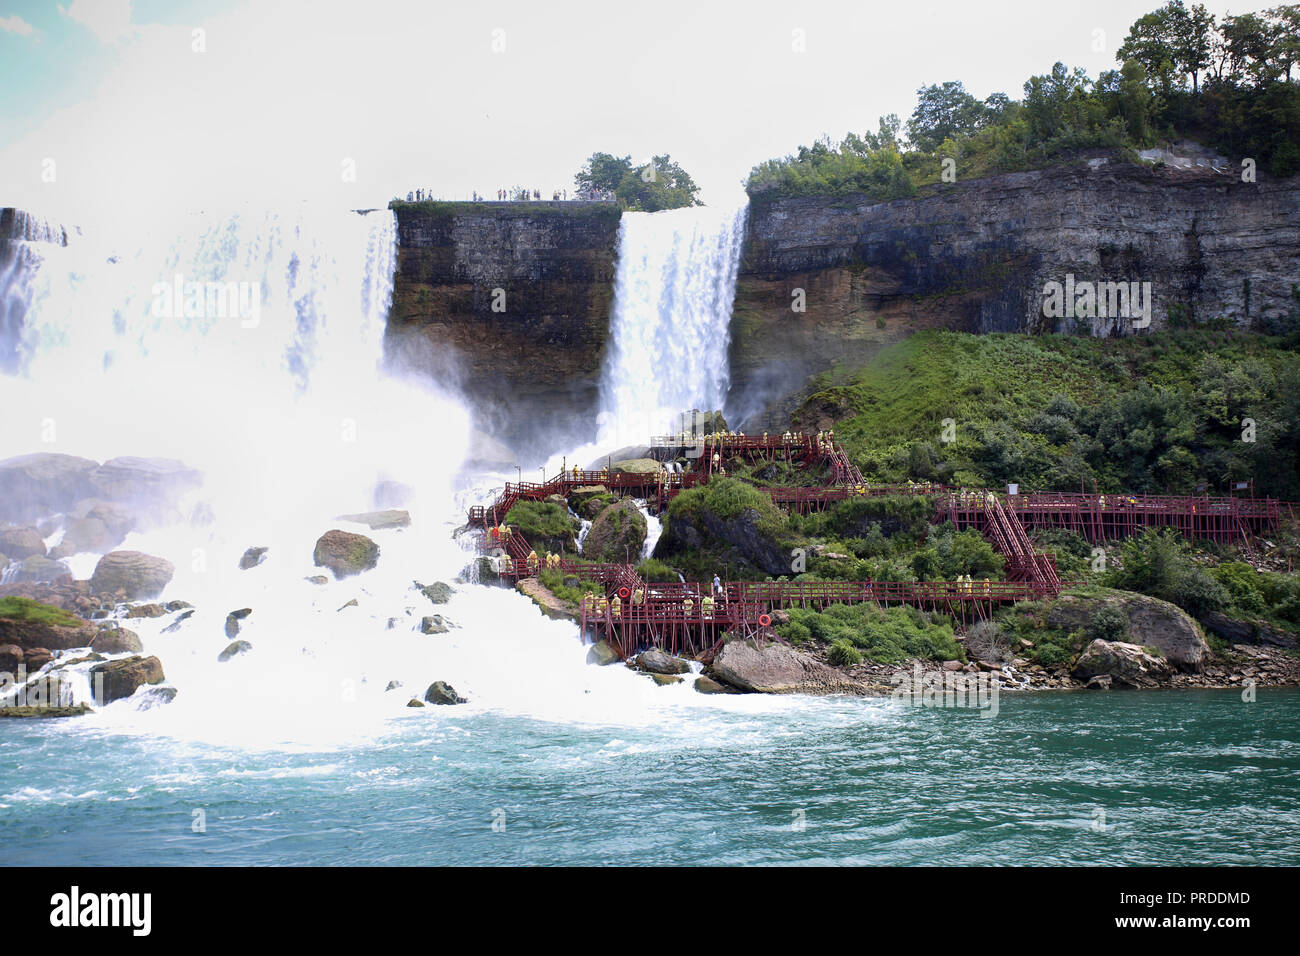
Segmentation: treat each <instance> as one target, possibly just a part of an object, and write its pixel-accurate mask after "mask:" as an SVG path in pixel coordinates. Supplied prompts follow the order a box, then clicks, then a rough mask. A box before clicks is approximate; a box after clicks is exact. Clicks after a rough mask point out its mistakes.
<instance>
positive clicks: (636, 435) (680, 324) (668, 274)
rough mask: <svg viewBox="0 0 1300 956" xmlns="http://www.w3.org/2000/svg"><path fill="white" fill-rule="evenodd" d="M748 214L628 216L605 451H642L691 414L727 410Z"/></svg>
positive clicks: (603, 390) (604, 409) (605, 380)
mask: <svg viewBox="0 0 1300 956" xmlns="http://www.w3.org/2000/svg"><path fill="white" fill-rule="evenodd" d="M745 221H746V207H745V206H743V205H742V206H740V207H739V208H721V209H715V208H710V207H707V206H696V207H690V208H686V209H674V210H670V211H665V212H656V213H639V212H632V213H625V214H624V215H623V220H622V223H621V225H620V226H619V240H618V242H619V245H618V271H617V274H616V276H615V280H614V315H613V319H612V321H611V328H610V348H609V354H608V359H607V361H606V365H605V369H604V372H603V375H602V378H601V385H600V407H601V412H600V420H599V421H600V441H601V443H602V444H607V445H608V444H628V443H633V444H636V443H644V442H645V441H646V439H647V438H648V437H649V436H650V435H652V434H662V433H663V432H664V431H666V430H667V429H668V428H670V427H671V426H672V425H673V424H674V423H675V421H676V418H677V415H678V414H679V413H680V412H682V411H689V410H690V409H692V408H699V409H701V410H711V409H720V408H722V404H723V400H724V398H725V397H726V394H727V386H728V361H727V349H728V346H729V345H730V325H731V309H732V304H733V302H734V300H735V295H736V274H737V271H738V270H739V266H740V253H741V246H742V245H743V242H744V236H745Z"/></svg>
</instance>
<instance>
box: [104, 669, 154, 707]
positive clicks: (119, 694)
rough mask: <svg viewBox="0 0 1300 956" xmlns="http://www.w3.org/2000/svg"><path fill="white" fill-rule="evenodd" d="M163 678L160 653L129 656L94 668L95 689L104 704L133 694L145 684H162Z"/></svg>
mask: <svg viewBox="0 0 1300 956" xmlns="http://www.w3.org/2000/svg"><path fill="white" fill-rule="evenodd" d="M163 680H164V676H163V668H162V661H160V660H158V658H156V657H126V658H122V659H121V660H116V661H105V662H104V663H102V664H96V665H95V666H94V667H92V668H91V669H90V686H91V691H92V693H93V694H94V698H95V703H97V704H99V705H100V706H103V705H104V704H108V703H111V702H112V701H115V700H120V699H122V698H123V697H130V696H131V695H132V694H134V693H135V692H136V690H137V689H138V688H140V687H143V686H144V685H145V684H161V683H162V682H163Z"/></svg>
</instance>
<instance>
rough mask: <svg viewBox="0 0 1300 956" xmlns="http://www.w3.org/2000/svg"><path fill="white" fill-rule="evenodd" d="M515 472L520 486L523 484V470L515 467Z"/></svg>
mask: <svg viewBox="0 0 1300 956" xmlns="http://www.w3.org/2000/svg"><path fill="white" fill-rule="evenodd" d="M515 471H517V472H519V483H520V484H521V485H522V484H523V483H524V470H523V469H522V468H520V467H519V466H518V465H515Z"/></svg>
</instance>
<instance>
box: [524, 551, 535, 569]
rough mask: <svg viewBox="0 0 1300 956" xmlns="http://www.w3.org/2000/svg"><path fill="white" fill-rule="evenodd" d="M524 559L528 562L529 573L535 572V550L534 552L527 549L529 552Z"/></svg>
mask: <svg viewBox="0 0 1300 956" xmlns="http://www.w3.org/2000/svg"><path fill="white" fill-rule="evenodd" d="M525 560H526V561H527V563H528V570H529V572H530V573H536V572H537V552H536V551H529V552H528V557H527V558H526V559H525Z"/></svg>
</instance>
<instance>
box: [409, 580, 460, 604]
mask: <svg viewBox="0 0 1300 956" xmlns="http://www.w3.org/2000/svg"><path fill="white" fill-rule="evenodd" d="M414 585H415V589H416V590H417V591H419V592H420V593H421V594H423V595H424V596H425V597H426V598H428V599H429V601H430V602H431V603H433V604H446V603H447V602H448V601H450V600H451V596H452V595H453V594H455V593H456V591H455V589H454V588H452V586H451V585H450V584H444V583H443V582H441V581H434V582H433V583H432V584H430V585H428V586H425V585H423V584H421V583H420V582H419V581H415V582H414Z"/></svg>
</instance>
